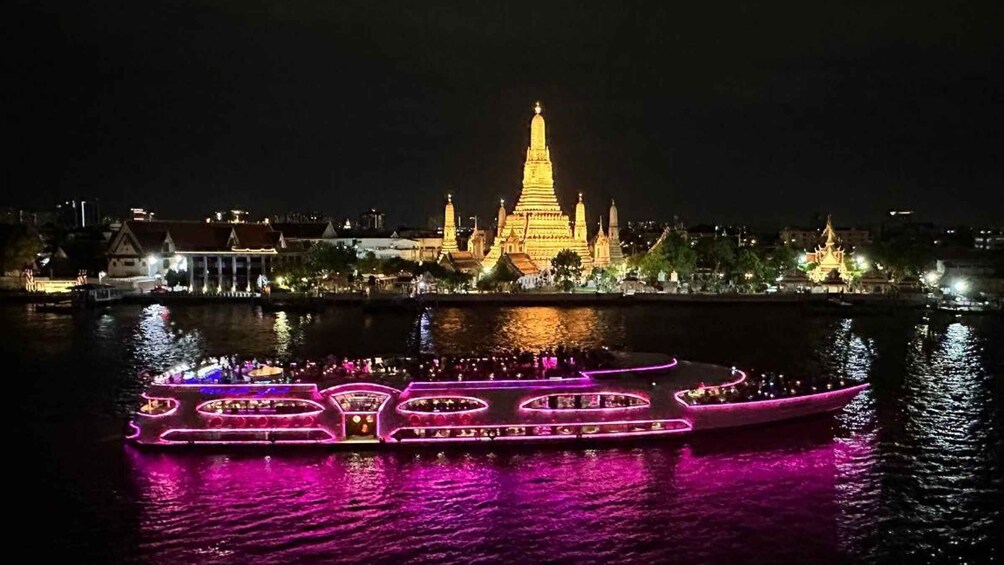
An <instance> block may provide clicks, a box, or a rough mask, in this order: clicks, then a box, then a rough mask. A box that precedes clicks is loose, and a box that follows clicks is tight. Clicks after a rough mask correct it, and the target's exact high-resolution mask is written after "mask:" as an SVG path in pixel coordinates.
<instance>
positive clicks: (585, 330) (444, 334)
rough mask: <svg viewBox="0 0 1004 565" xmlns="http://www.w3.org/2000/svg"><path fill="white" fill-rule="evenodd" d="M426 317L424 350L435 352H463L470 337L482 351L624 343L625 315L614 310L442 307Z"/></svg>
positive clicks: (423, 327) (423, 329)
mask: <svg viewBox="0 0 1004 565" xmlns="http://www.w3.org/2000/svg"><path fill="white" fill-rule="evenodd" d="M428 317H429V322H430V323H423V325H422V333H423V335H422V338H423V339H422V341H423V346H429V345H431V346H432V348H434V349H435V350H437V351H459V350H463V349H464V348H465V344H469V343H470V342H471V341H472V337H474V338H475V339H474V340H473V341H477V342H478V343H480V344H481V345H482V346H483V347H484V348H486V349H495V348H509V347H517V348H522V349H531V350H537V349H541V348H545V347H553V346H554V345H555V344H564V345H572V346H592V347H596V346H602V345H608V346H616V345H618V344H620V343H621V342H622V341H623V339H624V318H623V313H622V312H619V311H616V310H606V309H598V308H552V307H543V306H542V307H528V308H505V309H491V310H487V309H478V308H442V309H437V310H436V311H433V312H430V313H429V314H428ZM472 334H473V335H472ZM468 347H469V346H468Z"/></svg>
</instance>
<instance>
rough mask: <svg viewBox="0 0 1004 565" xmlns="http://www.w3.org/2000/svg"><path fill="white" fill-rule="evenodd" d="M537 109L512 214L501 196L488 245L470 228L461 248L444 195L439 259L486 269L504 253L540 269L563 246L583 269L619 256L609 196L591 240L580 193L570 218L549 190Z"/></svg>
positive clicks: (551, 185)
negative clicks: (605, 223) (604, 222)
mask: <svg viewBox="0 0 1004 565" xmlns="http://www.w3.org/2000/svg"><path fill="white" fill-rule="evenodd" d="M542 112H543V110H542V109H541V107H540V103H539V102H538V103H537V104H536V105H535V106H534V115H533V119H532V120H531V121H530V146H529V147H528V148H527V150H526V163H525V164H524V166H523V189H522V191H521V192H520V195H519V199H518V200H517V201H516V207H515V208H514V209H513V211H512V213H509V212H507V211H506V209H505V201H504V200H503V201H501V202H500V203H499V209H498V223H497V228H496V230H495V233H494V242H493V243H492V246H491V248H490V249H488V250H487V252H486V249H485V248H486V246H487V245H486V244H487V239H488V234H487V233H486V232H485V231H484V230H480V231H479V230H474V233H473V234H472V237H471V240H470V241H469V242H468V246H467V251H466V252H465V251H460V250H459V247H458V244H457V241H456V212H455V210H454V208H453V202H452V199H449V200H448V201H447V203H446V209H445V210H444V221H443V226H444V227H443V250H442V258H441V260H442V261H443V262H444V263H446V264H450V265H453V264H470V263H471V262H472V261H476V262H478V263H479V264H480V265H481V267H482V268H483V269H484V270H485V271H487V270H490V269H492V268H494V267H495V265H496V264H498V263H499V262H500V260H501V259H502V258H503V257H504V256H509V257H510V259H511V260H512V261H510V262H515V263H518V264H520V265H528V266H531V267H532V270H535V271H543V270H546V269H549V268H550V267H551V260H552V259H554V257H555V255H557V254H558V253H559V252H561V251H562V250H565V249H569V250H571V251H574V252H575V253H576V254H578V255H579V257H580V258H581V259H582V266H583V271H584V272H586V273H588V272H589V269H590V268H592V267H607V266H609V265H611V264H615V263H618V262H620V261H622V260H623V259H624V255H623V252H622V251H621V247H620V236H619V233H618V220H617V207H616V206H615V205H614V203H613V201H611V202H610V220H609V234H605V233H601V234H598V235H597V236H596V237H594V238H593V240H592V241H590V240H589V236H588V232H587V224H586V205H585V203H584V202H583V200H582V193H581V192H580V193H579V201H578V202H577V203H576V205H575V218H574V222H573V221H572V220H571V219H570V218H569V217H568V215H567V214H565V212H564V211H563V210H562V209H561V205H560V204H559V203H558V197H557V194H556V193H555V191H554V174H553V168H552V165H551V152H550V150H549V148H548V146H547V135H546V126H545V123H544V116H543V114H542ZM601 231H602V228H601ZM465 270H466V269H465Z"/></svg>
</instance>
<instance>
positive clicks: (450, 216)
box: [440, 194, 460, 255]
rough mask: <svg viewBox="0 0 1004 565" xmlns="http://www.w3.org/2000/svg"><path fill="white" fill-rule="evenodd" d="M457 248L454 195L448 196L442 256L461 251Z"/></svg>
mask: <svg viewBox="0 0 1004 565" xmlns="http://www.w3.org/2000/svg"><path fill="white" fill-rule="evenodd" d="M459 250H460V248H459V247H457V214H456V212H454V211H453V195H451V194H447V195H446V217H445V218H444V219H443V249H442V251H441V252H440V255H445V254H447V253H453V252H454V251H459Z"/></svg>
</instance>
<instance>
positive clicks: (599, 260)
mask: <svg viewBox="0 0 1004 565" xmlns="http://www.w3.org/2000/svg"><path fill="white" fill-rule="evenodd" d="M610 250H611V247H610V239H609V238H608V237H607V234H605V233H603V216H600V231H598V232H596V237H595V238H594V239H593V267H595V268H598V269H602V268H604V267H607V266H609V265H610Z"/></svg>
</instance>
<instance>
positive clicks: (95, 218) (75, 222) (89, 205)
mask: <svg viewBox="0 0 1004 565" xmlns="http://www.w3.org/2000/svg"><path fill="white" fill-rule="evenodd" d="M100 221H101V205H100V203H99V202H98V199H97V198H93V199H90V200H67V201H65V202H61V203H59V204H57V205H56V223H58V224H59V225H60V226H61V227H64V228H66V229H74V228H84V227H88V226H95V225H98V224H99V223H100Z"/></svg>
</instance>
